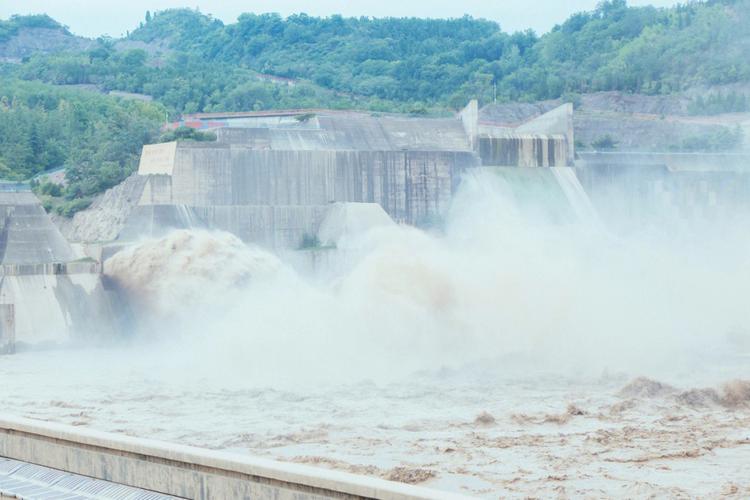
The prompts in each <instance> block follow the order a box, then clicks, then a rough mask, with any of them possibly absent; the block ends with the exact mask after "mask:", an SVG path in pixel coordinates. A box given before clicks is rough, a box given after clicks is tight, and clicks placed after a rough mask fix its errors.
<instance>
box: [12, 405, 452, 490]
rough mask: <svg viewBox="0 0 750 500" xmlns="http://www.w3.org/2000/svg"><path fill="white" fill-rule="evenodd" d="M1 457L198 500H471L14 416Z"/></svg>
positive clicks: (372, 480)
mask: <svg viewBox="0 0 750 500" xmlns="http://www.w3.org/2000/svg"><path fill="white" fill-rule="evenodd" d="M0 457H4V458H9V459H13V460H18V461H22V462H28V463H32V464H37V465H41V466H43V467H50V468H53V469H58V470H61V471H65V472H69V473H73V474H79V475H82V476H87V477H89V478H93V479H99V480H104V481H109V482H113V483H117V484H120V485H124V486H130V487H133V488H140V489H143V490H149V491H152V492H156V493H160V494H163V495H171V496H176V497H182V498H191V499H200V500H209V499H229V498H252V499H276V500H284V499H290V500H291V499H294V500H318V499H324V498H350V499H364V498H377V499H388V500H407V499H415V500H416V499H434V500H450V499H456V500H458V499H461V498H466V497H463V496H460V495H456V494H451V493H445V492H441V491H435V490H430V489H427V488H421V487H417V486H411V485H406V484H401V483H395V482H391V481H385V480H382V479H378V478H371V477H364V476H357V475H354V474H349V473H345V472H339V471H332V470H327V469H316V468H314V467H309V466H305V465H300V464H291V463H282V462H275V461H272V460H267V459H262V458H255V457H251V456H244V455H235V454H230V453H225V452H220V451H213V450H203V449H200V448H193V447H189V446H181V445H176V444H168V443H162V442H157V441H151V440H145V439H136V438H132V437H128V436H121V435H115V434H108V433H103V432H96V431H91V430H82V429H80V428H77V427H69V426H65V425H59V424H52V423H47V422H37V421H33V420H29V419H24V418H18V417H12V416H0ZM3 493H4V492H3V491H2V490H0V495H2V494H3Z"/></svg>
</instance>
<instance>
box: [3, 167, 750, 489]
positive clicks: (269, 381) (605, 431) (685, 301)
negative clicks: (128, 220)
mask: <svg viewBox="0 0 750 500" xmlns="http://www.w3.org/2000/svg"><path fill="white" fill-rule="evenodd" d="M542 172H543V170H542V169H529V171H526V170H523V169H515V171H510V170H497V169H482V170H478V171H476V172H475V174H474V175H472V176H470V177H468V178H467V179H466V180H465V182H464V183H463V185H462V189H461V191H460V192H459V193H458V194H457V196H456V199H455V202H454V205H453V207H452V209H451V212H450V214H449V215H448V217H447V218H446V221H445V228H444V231H442V232H440V233H439V234H436V233H426V232H423V231H420V230H417V229H414V228H409V227H400V226H385V227H378V228H374V229H372V230H370V231H366V232H362V233H360V234H355V235H349V237H348V238H347V240H346V241H345V242H341V246H340V248H339V249H337V250H329V251H328V252H333V253H332V254H330V255H331V256H329V257H330V258H329V259H328V262H329V263H330V264H331V266H332V267H334V268H335V269H333V270H332V269H325V270H321V269H318V270H317V271H316V272H317V273H318V275H317V276H316V275H315V274H311V275H308V274H305V273H300V272H297V271H295V270H293V269H292V268H291V267H290V266H288V265H286V264H284V263H283V262H282V261H280V260H279V259H278V258H277V257H275V256H273V255H271V254H269V253H267V252H265V251H262V250H260V249H257V248H250V247H246V246H245V245H243V244H242V243H241V242H239V240H237V239H236V238H234V237H233V236H231V235H228V234H224V233H210V232H204V231H180V232H176V233H173V234H171V235H168V236H166V237H165V238H162V239H160V240H148V241H144V242H142V243H140V244H139V245H137V246H135V247H133V248H131V249H129V250H127V251H125V252H122V253H120V254H118V255H116V256H115V257H113V258H112V260H110V261H108V262H107V263H106V265H105V271H106V272H107V273H108V274H109V276H110V277H111V278H112V279H113V280H115V281H117V282H118V283H120V285H121V286H122V287H123V288H124V290H125V291H126V292H127V295H128V297H129V299H130V303H131V307H132V309H133V311H134V312H135V313H136V315H137V317H138V318H139V321H138V322H137V323H136V324H135V326H134V327H135V329H136V330H135V331H134V332H132V336H131V337H130V338H129V339H127V340H124V341H123V342H122V343H121V344H120V345H118V346H115V347H109V348H107V349H98V350H94V349H90V350H75V351H74V350H70V351H46V352H27V353H22V354H19V355H17V356H13V357H7V358H2V359H0V379H1V380H3V384H2V386H0V402H2V404H3V407H4V408H5V410H6V411H8V412H12V413H16V414H21V415H25V416H30V417H34V418H43V419H52V420H57V421H62V422H66V423H70V424H73V425H81V426H90V427H93V428H96V429H101V430H106V431H112V432H123V433H127V434H132V435H137V436H148V437H151V438H156V439H163V440H167V441H175V442H180V443H184V444H191V445H196V446H204V447H210V448H218V449H227V450H231V451H234V452H238V453H253V454H260V455H266V456H270V457H274V458H279V459H283V460H294V461H299V462H305V463H312V464H318V465H321V466H327V467H336V468H342V469H346V470H350V471H354V472H360V473H365V474H372V475H379V476H383V477H388V478H391V479H396V480H403V481H409V482H420V483H424V484H426V485H431V486H434V487H438V488H446V489H451V490H458V491H463V492H467V493H471V494H476V495H481V496H487V497H496V496H497V495H498V494H504V493H506V494H507V493H510V494H517V495H538V496H548V495H553V494H563V493H565V494H568V495H574V496H578V495H583V494H589V495H593V496H600V495H617V496H647V495H652V494H653V495H657V496H674V495H679V494H682V493H687V494H692V495H696V494H699V495H706V496H716V495H719V494H723V493H732V492H735V493H737V492H739V493H737V494H739V495H740V496H742V495H743V494H748V493H750V490H749V489H748V488H750V480H749V479H748V477H750V476H748V475H747V474H746V472H747V470H746V464H747V457H748V456H749V455H748V453H750V441H748V439H749V438H750V436H748V435H747V430H746V429H747V428H748V424H750V410H749V409H748V406H747V405H748V401H750V394H747V397H745V395H746V392H750V386H746V385H744V384H743V382H741V380H742V379H748V378H750V373H749V372H748V371H749V370H748V364H747V357H744V356H745V354H746V353H748V352H750V336H749V335H748V327H750V317H749V315H750V311H749V310H748V308H747V306H746V303H747V297H748V296H750V293H749V292H750V265H749V264H750V262H749V261H748V255H750V253H748V252H747V250H748V243H749V241H748V237H747V236H746V235H745V234H743V231H742V230H741V228H739V227H729V228H716V227H712V228H701V227H694V228H691V230H690V232H681V233H676V232H674V231H673V228H671V227H669V226H664V227H661V228H660V230H659V231H654V230H653V228H651V229H650V230H649V231H644V232H643V233H638V234H630V235H628V236H627V237H622V236H617V235H615V234H612V233H610V232H609V231H607V230H606V227H605V226H606V224H605V223H602V222H601V221H599V220H598V218H597V217H596V216H595V214H592V213H591V210H590V205H589V204H588V201H587V200H586V199H585V195H584V194H583V192H582V191H581V190H579V189H578V188H580V186H577V185H576V183H575V182H573V179H572V178H569V177H566V176H565V175H564V174H563V175H562V177H561V176H559V175H558V176H555V175H551V174H550V173H549V172H548V171H545V172H546V173H542ZM719 229H720V230H721V231H720V234H721V236H722V237H721V238H719V239H717V238H715V235H716V234H717V230H719ZM336 255H341V256H342V258H341V259H340V262H345V265H344V264H342V265H340V266H336V262H337V259H336ZM343 256H346V258H345V259H344V258H343ZM321 275H325V276H326V279H320V276H321ZM637 377H649V378H650V379H654V380H656V381H659V383H657V382H653V381H649V380H643V379H637ZM634 379H637V380H636V382H634V383H633V384H634V385H633V384H631V385H630V386H629V387H628V388H626V389H624V390H623V388H624V387H626V386H627V385H628V384H629V383H630V382H631V381H633V380H634ZM737 380H740V381H739V382H737ZM729 381H735V382H733V383H732V385H731V386H730V389H722V384H724V383H726V382H729ZM664 384H671V385H672V386H673V387H670V386H666V385H664ZM703 388H712V389H711V390H693V389H703ZM722 391H725V392H722ZM727 391H729V392H727Z"/></svg>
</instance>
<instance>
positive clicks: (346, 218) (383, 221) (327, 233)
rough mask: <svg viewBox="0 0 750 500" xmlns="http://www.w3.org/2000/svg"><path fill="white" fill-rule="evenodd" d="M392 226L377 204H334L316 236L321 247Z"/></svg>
mask: <svg viewBox="0 0 750 500" xmlns="http://www.w3.org/2000/svg"><path fill="white" fill-rule="evenodd" d="M393 225H395V223H394V222H393V219H391V218H390V217H388V214H387V213H385V210H383V207H381V206H380V205H378V204H377V203H334V204H332V205H330V206H329V207H328V210H327V211H326V216H325V218H324V219H323V221H322V222H321V223H320V227H319V228H318V234H317V236H318V241H319V242H320V244H321V245H323V246H329V245H336V244H337V243H338V242H339V241H341V240H342V239H343V238H347V237H355V236H357V235H361V234H363V233H365V232H366V231H368V230H371V229H373V228H376V227H388V226H393Z"/></svg>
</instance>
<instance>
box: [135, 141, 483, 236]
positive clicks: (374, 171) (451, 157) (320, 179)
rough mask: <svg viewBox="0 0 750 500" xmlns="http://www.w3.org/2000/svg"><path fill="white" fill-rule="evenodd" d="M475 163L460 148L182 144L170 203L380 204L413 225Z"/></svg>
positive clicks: (443, 202)
mask: <svg viewBox="0 0 750 500" xmlns="http://www.w3.org/2000/svg"><path fill="white" fill-rule="evenodd" d="M474 166H478V159H477V157H476V156H475V155H474V154H473V153H471V152H464V151H459V152H452V151H308V150H302V151H275V150H254V149H250V148H240V147H230V146H228V145H222V144H208V145H207V144H198V143H193V144H189V143H181V144H180V145H179V147H178V149H177V154H176V157H175V166H174V170H173V175H172V176H171V179H172V181H171V203H173V204H182V205H186V206H190V207H213V206H244V205H269V206H277V205H302V206H314V205H326V204H328V203H330V202H350V201H351V202H365V203H379V204H380V205H381V206H382V207H383V208H384V209H385V211H386V212H388V214H389V215H390V216H391V217H392V218H393V219H394V220H397V221H404V222H409V223H419V222H420V220H423V219H424V218H426V217H429V216H431V215H434V214H437V213H442V212H443V211H444V210H445V209H446V208H447V206H448V203H449V202H450V199H451V196H452V193H453V191H454V190H455V188H456V186H457V183H458V179H459V176H460V173H461V172H463V171H464V170H465V169H467V168H471V167H474ZM144 194H146V193H144ZM159 201H161V197H160V198H159Z"/></svg>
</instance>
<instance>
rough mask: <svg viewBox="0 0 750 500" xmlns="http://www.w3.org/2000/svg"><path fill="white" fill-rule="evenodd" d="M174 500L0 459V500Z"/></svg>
mask: <svg viewBox="0 0 750 500" xmlns="http://www.w3.org/2000/svg"><path fill="white" fill-rule="evenodd" d="M3 498H16V499H29V500H36V499H45V500H52V499H56V500H64V499H68V500H73V499H89V498H96V499H97V500H178V499H177V497H173V496H170V495H163V494H160V493H155V492H153V491H147V490H141V489H138V488H133V487H130V486H123V485H121V484H115V483H112V482H109V481H102V480H100V479H93V478H90V477H86V476H81V475H79V474H70V473H67V472H63V471H59V470H56V469H52V468H49V467H42V466H40V465H36V464H30V463H27V462H20V461H18V460H12V459H9V458H0V499H3Z"/></svg>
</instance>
